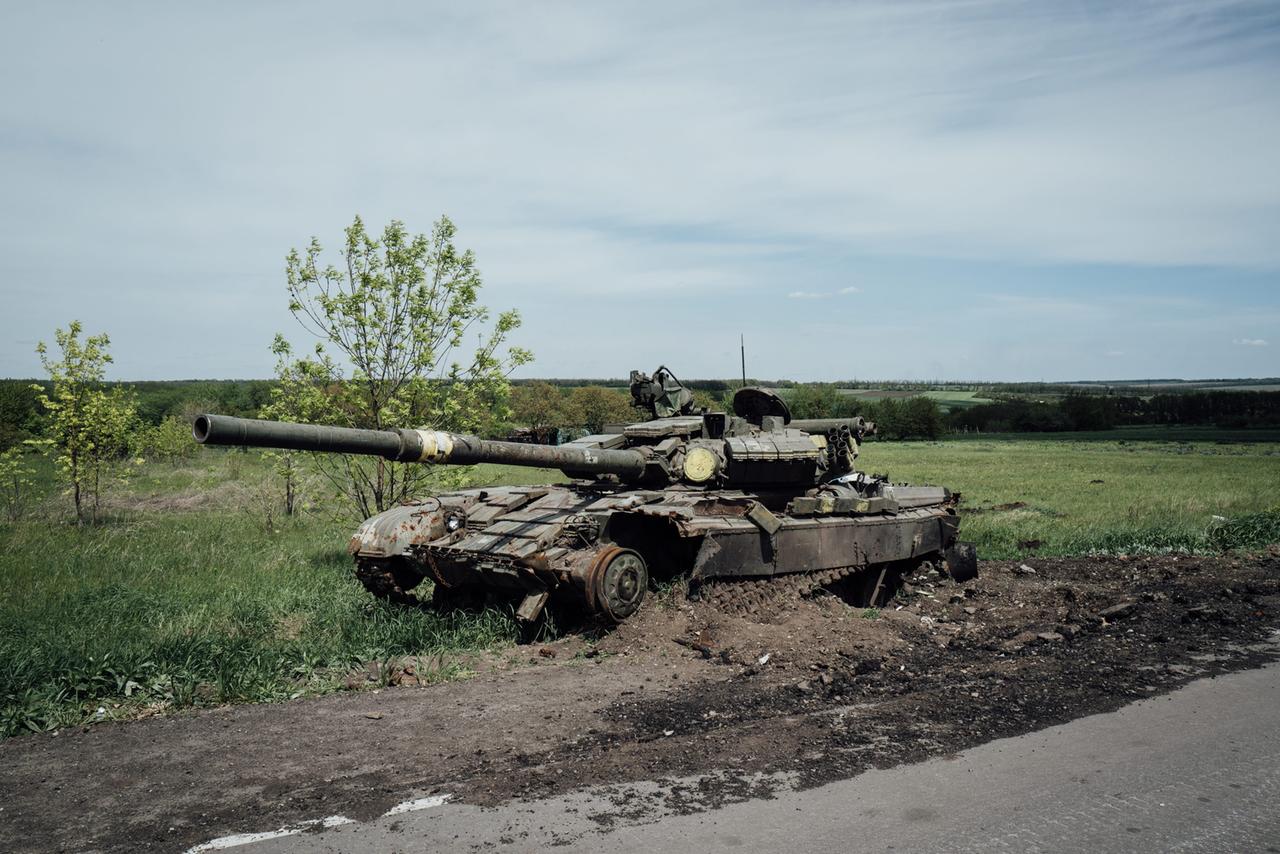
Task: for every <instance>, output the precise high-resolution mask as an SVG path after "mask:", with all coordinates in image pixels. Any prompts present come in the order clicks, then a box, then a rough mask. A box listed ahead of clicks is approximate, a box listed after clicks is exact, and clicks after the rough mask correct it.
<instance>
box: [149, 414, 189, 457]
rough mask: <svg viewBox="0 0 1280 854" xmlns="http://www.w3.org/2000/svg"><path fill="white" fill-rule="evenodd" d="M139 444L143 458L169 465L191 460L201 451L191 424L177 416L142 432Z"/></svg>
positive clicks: (172, 416) (170, 417)
mask: <svg viewBox="0 0 1280 854" xmlns="http://www.w3.org/2000/svg"><path fill="white" fill-rule="evenodd" d="M138 444H139V448H138V450H139V451H141V452H142V454H143V456H146V457H149V458H151V459H153V460H164V461H165V462H169V463H177V462H178V461H179V460H185V459H190V458H191V457H194V456H195V455H196V452H198V451H199V450H200V446H199V445H197V444H196V443H195V442H194V441H193V440H192V438H191V422H190V421H186V420H183V419H182V418H181V417H179V416H177V415H170V416H168V417H167V418H165V419H164V420H163V421H161V422H160V423H159V424H156V425H154V426H152V427H146V428H144V429H142V430H140V431H139V432H138Z"/></svg>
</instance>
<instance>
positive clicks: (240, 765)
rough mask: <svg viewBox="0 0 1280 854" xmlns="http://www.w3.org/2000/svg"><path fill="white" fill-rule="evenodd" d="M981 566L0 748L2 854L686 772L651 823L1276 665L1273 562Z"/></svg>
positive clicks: (1278, 602) (141, 845)
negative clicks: (442, 675) (868, 602)
mask: <svg viewBox="0 0 1280 854" xmlns="http://www.w3.org/2000/svg"><path fill="white" fill-rule="evenodd" d="M982 573H983V574H982V576H981V577H979V578H978V579H975V580H974V581H972V582H969V583H967V584H965V585H952V584H949V583H946V582H945V581H942V580H930V579H929V578H923V577H922V578H919V579H917V580H916V582H914V583H909V588H908V589H907V590H906V591H905V592H904V595H903V596H902V597H900V598H899V599H898V600H897V601H895V602H893V603H891V604H890V605H888V606H886V607H885V608H883V609H880V610H879V611H867V610H865V609H857V608H851V607H849V606H847V605H846V604H845V603H844V602H842V601H841V600H839V599H837V598H835V597H834V596H825V595H819V596H816V597H813V598H810V599H804V600H796V601H794V602H792V603H791V604H790V605H789V606H788V610H786V611H785V612H784V613H780V614H773V615H765V616H760V617H755V618H750V619H749V618H746V617H742V616H734V615H729V614H725V613H722V612H719V611H717V610H715V609H714V608H713V607H711V605H710V604H709V603H706V602H689V601H686V600H684V599H683V598H681V597H680V596H679V595H678V594H672V595H669V596H668V597H666V598H665V599H662V600H660V601H658V602H655V603H651V605H650V606H647V607H646V609H645V610H644V611H642V612H641V614H640V615H638V616H637V618H634V619H633V620H631V621H628V622H627V623H626V624H624V625H623V626H622V627H620V628H619V629H618V630H616V631H615V632H613V633H611V634H609V635H608V636H606V637H604V638H603V639H601V640H599V641H598V642H595V643H591V642H588V641H587V640H585V639H583V638H582V637H570V638H565V639H563V640H561V641H558V642H556V643H553V644H546V645H535V646H532V647H522V648H519V649H517V650H514V651H510V652H508V653H507V654H506V655H505V656H502V657H499V658H498V659H495V660H494V661H493V665H494V667H495V671H496V672H493V673H488V674H482V675H481V676H479V677H477V678H475V679H473V680H470V681H467V682H459V683H449V684H443V685H435V686H430V687H426V688H397V689H388V690H383V691H380V692H371V691H370V692H359V693H352V694H346V695H336V696H330V697H324V698H318V699H311V700H301V701H295V702H292V703H288V704H284V705H278V706H241V707H231V708H224V709H217V710H212V711H204V712H199V713H194V714H187V715H179V716H173V717H169V718H164V719H151V720H145V721H138V722H134V723H129V724H118V725H117V724H112V725H102V726H98V727H94V728H90V729H89V730H88V731H81V730H76V731H74V732H64V733H62V734H60V735H58V736H56V737H55V736H51V735H43V736H29V737H23V738H18V739H12V740H10V741H7V742H3V743H0V763H3V764H4V766H5V768H6V772H5V774H4V776H3V778H0V789H3V791H2V792H0V795H2V797H0V801H2V802H3V804H4V809H3V811H0V848H2V849H5V850H83V849H100V850H139V849H143V850H147V849H149V850H159V851H169V850H182V849H184V848H185V847H186V846H189V845H192V844H195V843H198V842H202V841H205V840H207V839H209V838H211V837H214V836H218V835H222V834H225V833H232V832H243V831H245V830H252V829H262V828H267V827H273V826H279V825H281V824H286V823H289V822H293V821H299V820H306V819H314V818H318V817H321V816H325V815H332V814H343V815H348V816H351V817H352V818H356V819H360V818H367V817H372V816H374V815H378V814H380V813H381V812H382V811H384V810H385V809H387V808H388V807H389V806H391V805H392V804H395V803H397V802H399V801H401V800H404V799H405V798H406V797H411V796H414V795H417V794H429V793H433V792H448V793H451V794H452V795H453V796H454V797H455V798H456V799H460V800H465V801H470V802H473V803H479V804H494V803H499V802H503V801H507V800H510V799H513V798H521V797H534V796H546V795H551V794H556V793H560V792H564V791H568V790H571V789H574V788H578V787H580V786H584V785H593V784H613V783H622V782H630V781H637V780H647V779H664V778H670V779H672V780H674V779H675V778H689V777H692V778H695V779H697V781H698V782H697V783H695V784H693V785H690V784H688V783H687V782H685V783H679V784H675V783H673V784H672V785H670V786H668V787H667V788H666V789H665V790H664V791H663V793H662V794H661V795H660V796H659V797H660V798H661V799H662V801H663V802H662V804H661V806H662V807H663V808H664V809H666V810H670V811H678V812H688V811H694V810H702V809H710V808H714V807H716V806H718V805H720V804H722V803H726V802H731V801H736V800H743V799H747V798H758V797H765V796H768V794H769V791H770V788H769V787H770V785H771V784H770V783H769V782H768V781H769V780H771V779H779V778H781V777H784V776H785V777H786V778H787V779H790V780H794V781H797V782H798V785H801V786H812V785H819V784H821V783H824V782H826V781H829V780H834V779H840V778H845V777H849V776H852V775H855V774H857V773H859V772H861V771H862V770H865V769H868V768H872V767H888V766H892V765H895V764H898V763H901V762H908V761H915V760H919V759H924V758H926V757H929V756H936V755H947V754H951V753H955V752H958V751H960V750H962V749H964V748H966V747H970V746H973V745H976V744H979V743H982V742H985V741H988V740H991V739H993V738H999V737H1004V736H1012V735H1017V734H1021V733H1024V732H1028V731H1032V730H1035V729H1039V728H1042V727H1045V726H1050V725H1053V724H1057V723H1062V722H1065V721H1068V720H1071V719H1073V718H1076V717H1080V716H1082V715H1087V714H1092V713H1096V712H1103V711H1109V710H1112V709H1115V708H1118V707H1119V706H1121V705H1123V704H1125V703H1127V702H1129V701H1130V700H1133V699H1137V698H1140V697H1145V696H1151V695H1153V694H1157V693H1160V692H1164V691H1168V690H1170V689H1172V688H1174V687H1177V686H1178V685H1181V684H1183V683H1185V682H1187V681H1189V680H1191V679H1193V678H1197V677H1202V676H1211V675H1214V674H1216V673H1221V672H1225V671H1228V670H1233V669H1239V668H1243V667H1250V666H1256V665H1258V664H1260V663H1262V662H1263V661H1266V660H1269V659H1270V658H1272V657H1274V655H1275V653H1276V648H1277V647H1276V635H1275V630H1276V627H1277V626H1280V552H1273V553H1271V554H1267V555H1261V556H1255V557H1251V558H1242V557H1240V558H1237V557H1226V558H1200V557H1185V556H1180V557H1174V556H1170V557H1158V558H1138V559H1123V558H1104V559H1072V560H1047V559H1038V560H1031V561H1028V562H1027V563H1026V564H1023V563H1019V562H1013V563H984V564H983V566H982ZM771 775H777V776H771ZM643 808H644V805H637V804H631V803H620V804H618V815H619V816H620V817H625V816H627V815H630V814H632V813H634V811H635V810H637V809H643ZM608 818H609V817H608V816H602V817H601V819H600V821H601V824H602V827H607V825H608Z"/></svg>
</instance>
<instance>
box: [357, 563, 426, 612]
mask: <svg viewBox="0 0 1280 854" xmlns="http://www.w3.org/2000/svg"><path fill="white" fill-rule="evenodd" d="M395 561H396V558H392V559H390V560H376V559H370V558H357V559H356V578H357V579H358V580H359V581H360V583H361V584H362V585H364V589H365V590H368V591H369V592H370V593H372V594H373V595H374V596H377V597H378V598H379V599H383V600H386V601H388V602H395V603H396V604H397V605H421V604H422V601H421V600H420V599H418V597H417V596H415V595H414V594H412V593H410V592H409V590H407V589H406V588H405V587H404V586H403V585H402V584H401V580H400V579H398V578H396V571H395V570H396V565H395Z"/></svg>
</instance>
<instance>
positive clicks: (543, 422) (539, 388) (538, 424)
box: [511, 380, 581, 430]
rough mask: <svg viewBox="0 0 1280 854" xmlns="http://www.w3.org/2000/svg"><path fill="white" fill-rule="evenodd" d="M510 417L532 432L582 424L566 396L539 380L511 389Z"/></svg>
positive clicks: (549, 384)
mask: <svg viewBox="0 0 1280 854" xmlns="http://www.w3.org/2000/svg"><path fill="white" fill-rule="evenodd" d="M511 418H512V420H514V421H515V422H516V423H517V424H519V425H521V426H523V427H531V428H533V429H534V430H546V429H548V428H560V427H571V426H575V425H576V424H577V423H578V422H579V421H581V417H580V414H579V413H578V412H575V411H574V407H573V402H572V401H571V400H570V398H569V395H567V394H565V393H564V392H562V391H561V390H560V389H559V388H557V387H556V386H553V385H552V384H551V383H549V382H543V381H541V380H539V381H537V382H531V383H521V384H520V385H517V386H514V387H512V389H511Z"/></svg>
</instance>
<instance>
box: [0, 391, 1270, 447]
mask: <svg viewBox="0 0 1280 854" xmlns="http://www.w3.org/2000/svg"><path fill="white" fill-rule="evenodd" d="M1148 382H1149V384H1150V386H1151V392H1153V393H1148V394H1142V393H1141V392H1142V391H1145V390H1146V389H1145V388H1144V386H1145V384H1147V383H1148ZM533 383H545V384H549V385H551V386H554V387H556V388H557V389H558V390H559V391H560V392H561V393H562V394H563V395H565V396H566V397H570V396H571V395H570V392H571V391H572V390H573V389H583V388H600V389H608V390H610V392H611V393H612V395H613V396H614V397H619V396H621V393H622V391H623V390H625V388H626V385H627V381H626V380H622V379H616V380H615V379H592V378H580V379H564V378H557V379H552V380H514V381H513V383H512V384H513V386H514V387H515V388H514V389H513V392H518V391H519V389H520V388H521V386H527V385H530V384H533ZM39 384H41V383H40V382H39V381H37V380H0V450H4V449H5V448H8V447H11V446H12V445H14V444H16V443H19V442H21V441H23V440H25V439H28V438H32V437H34V436H38V435H40V433H41V426H42V425H41V421H42V419H43V417H44V414H43V412H42V410H41V406H40V403H39V400H38V396H37V395H38V392H37V391H36V390H35V389H34V388H33V385H39ZM685 384H686V385H687V386H689V387H690V388H692V389H694V390H695V391H697V392H698V397H699V401H700V402H703V403H704V404H709V405H713V406H727V405H728V403H729V401H730V400H731V398H732V395H733V391H734V390H735V389H737V388H738V387H739V386H741V382H740V381H730V380H687V381H685ZM748 384H750V385H760V386H765V387H769V388H774V389H776V390H777V391H778V393H779V394H781V395H782V396H783V397H784V398H786V399H787V401H788V403H789V404H790V406H791V409H792V411H793V414H794V415H795V417H797V418H827V417H851V416H854V415H861V416H864V417H866V418H868V419H870V420H873V421H876V422H877V424H878V425H879V428H880V435H881V437H882V438H888V439H906V438H938V437H939V436H942V435H945V434H948V433H972V432H983V433H987V432H992V433H1005V432H1013V433H1034V432H1063V431H1091V430H1108V429H1112V428H1115V427H1124V426H1133V425H1177V426H1205V427H1219V428H1224V429H1241V428H1252V427H1269V428H1275V427H1280V390H1276V391H1271V390H1259V391H1241V390H1235V389H1220V388H1214V387H1215V386H1222V385H1234V386H1239V385H1245V384H1247V385H1249V386H1252V387H1255V388H1257V387H1263V388H1265V387H1266V386H1274V387H1280V380H1271V379H1264V380H1248V381H1242V380H1202V381H1197V382H1195V383H1190V382H1182V381H1174V380H1152V381H1135V382H1131V383H1071V384H1063V383H1060V384H1052V383H907V382H871V381H865V380H864V381H857V382H856V383H854V382H849V383H798V382H794V381H790V380H760V379H749V380H748ZM120 385H124V386H126V387H128V388H130V389H132V390H133V392H134V394H135V396H136V400H137V405H138V414H139V417H140V419H141V420H142V421H143V422H145V423H147V424H152V425H155V424H159V423H161V422H162V421H163V420H164V419H165V418H166V417H169V416H175V417H178V418H183V419H190V418H192V417H194V416H195V415H196V414H198V413H200V412H221V413H225V414H228V415H240V416H248V417H253V416H256V415H257V414H258V412H259V411H260V409H261V408H262V407H263V406H264V405H265V404H266V403H268V402H269V401H270V399H271V390H272V388H273V386H274V381H273V380H172V381H143V382H131V383H121V384H120ZM542 387H543V388H545V385H544V386H542ZM851 388H856V389H879V390H884V391H887V392H893V394H892V395H891V396H885V397H883V398H881V399H866V398H861V397H858V396H857V395H854V394H850V393H849V389H851ZM1183 388H1185V389H1187V390H1182V389H1183ZM530 391H532V390H530ZM926 391H934V392H963V393H970V392H972V393H974V395H971V396H970V398H969V399H968V400H966V401H964V405H959V404H958V403H953V402H950V401H949V400H948V399H947V397H946V395H942V396H941V398H940V399H934V398H931V397H925V396H923V393H924V392H926ZM910 392H919V393H920V394H918V395H913V394H910ZM978 395H980V396H978ZM936 396H937V395H935V397H936ZM518 397H519V394H518V393H515V394H513V399H514V398H518ZM614 402H615V404H616V402H617V401H614ZM624 408H625V407H624ZM569 411H572V410H569ZM520 415H521V412H520V410H519V407H516V412H515V415H514V417H513V418H512V420H511V421H510V422H509V423H502V424H495V426H494V431H495V435H502V434H503V432H504V431H506V430H508V429H510V428H513V427H521V426H537V425H532V424H523V423H521V419H520ZM524 420H526V421H532V420H534V419H531V418H525V419H524ZM548 423H550V422H548Z"/></svg>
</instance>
